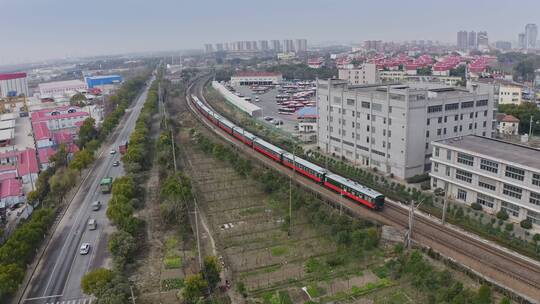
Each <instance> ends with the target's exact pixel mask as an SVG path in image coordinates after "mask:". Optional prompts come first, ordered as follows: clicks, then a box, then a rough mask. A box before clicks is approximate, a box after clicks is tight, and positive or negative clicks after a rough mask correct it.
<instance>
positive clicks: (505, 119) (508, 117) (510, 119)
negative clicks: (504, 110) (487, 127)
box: [497, 114, 519, 123]
mask: <svg viewBox="0 0 540 304" xmlns="http://www.w3.org/2000/svg"><path fill="white" fill-rule="evenodd" d="M497 121H500V122H517V123H519V119H517V118H516V117H515V116H513V115H508V114H503V115H501V116H500V117H499V116H498V115H497Z"/></svg>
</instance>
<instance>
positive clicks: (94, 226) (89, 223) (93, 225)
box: [88, 218, 97, 230]
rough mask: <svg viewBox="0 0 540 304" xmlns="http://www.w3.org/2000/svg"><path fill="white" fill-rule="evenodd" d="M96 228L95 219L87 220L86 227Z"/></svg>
mask: <svg viewBox="0 0 540 304" xmlns="http://www.w3.org/2000/svg"><path fill="white" fill-rule="evenodd" d="M96 228H97V222H96V220H95V219H93V218H91V219H89V220H88V229H89V230H96Z"/></svg>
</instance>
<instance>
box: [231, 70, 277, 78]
mask: <svg viewBox="0 0 540 304" xmlns="http://www.w3.org/2000/svg"><path fill="white" fill-rule="evenodd" d="M270 76H281V73H276V72H264V71H243V72H238V73H236V74H234V75H233V76H232V77H270Z"/></svg>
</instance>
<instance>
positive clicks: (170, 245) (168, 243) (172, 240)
mask: <svg viewBox="0 0 540 304" xmlns="http://www.w3.org/2000/svg"><path fill="white" fill-rule="evenodd" d="M178 243H180V241H179V240H178V238H176V237H175V236H171V237H168V238H167V239H166V240H165V250H167V251H169V250H173V249H176V248H177V247H178Z"/></svg>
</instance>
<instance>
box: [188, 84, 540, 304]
mask: <svg viewBox="0 0 540 304" xmlns="http://www.w3.org/2000/svg"><path fill="white" fill-rule="evenodd" d="M207 81H208V78H206V77H203V78H199V79H198V80H197V81H195V82H194V83H192V84H191V85H190V87H189V88H188V90H187V92H186V101H187V103H188V107H189V108H190V110H191V111H192V112H193V113H194V115H195V116H196V117H197V119H198V120H199V121H200V122H201V123H203V124H204V125H205V126H206V127H208V128H209V129H210V130H212V131H213V132H214V133H216V134H217V135H219V136H220V137H222V138H223V139H225V140H226V141H227V142H229V143H231V144H232V145H235V146H236V147H237V148H238V149H239V150H242V151H243V152H244V153H246V154H247V155H249V156H250V157H251V158H255V159H256V160H258V161H260V162H263V163H264V164H265V166H267V167H271V168H273V169H275V170H277V171H280V172H281V173H283V174H285V175H290V174H291V171H292V170H290V169H288V168H286V167H284V166H283V165H282V164H280V163H279V162H277V161H276V159H275V158H272V157H270V156H269V155H268V154H262V153H255V152H257V151H255V150H254V149H253V148H254V147H252V146H248V145H247V142H246V141H245V140H241V138H239V137H238V136H234V137H233V135H232V134H231V133H229V132H226V129H225V128H222V127H221V128H220V127H219V126H218V120H217V119H216V118H215V117H214V118H212V117H208V116H204V115H203V114H201V112H200V111H199V110H198V109H197V106H196V99H199V100H200V101H201V102H202V103H203V104H204V106H205V107H207V108H208V109H209V110H210V111H213V109H212V108H211V107H210V105H209V104H208V103H206V102H205V98H204V96H203V94H202V90H203V87H204V85H205V84H206V83H207ZM192 94H193V95H194V97H197V98H193V97H192ZM216 114H217V113H216ZM217 117H219V114H217ZM227 124H229V127H232V126H235V125H234V124H233V123H232V122H230V121H227ZM244 132H246V133H247V136H250V137H252V140H253V139H254V138H256V136H255V135H253V134H251V133H249V132H247V131H244ZM247 136H245V137H247ZM284 153H287V151H284ZM304 176H305V175H304ZM295 182H296V183H298V184H300V185H302V186H304V187H306V188H308V189H309V190H311V191H313V192H314V193H316V194H317V195H319V196H321V197H323V198H325V199H326V200H327V201H330V202H333V203H334V204H335V202H338V201H339V203H340V204H342V206H343V208H345V209H347V210H348V211H349V212H350V213H352V214H354V215H361V216H362V217H365V218H368V219H371V220H375V221H379V222H381V223H384V224H388V225H392V226H398V227H402V228H403V227H407V225H408V224H407V223H408V211H407V210H406V209H404V208H403V207H402V206H400V205H399V204H397V203H395V202H393V201H391V200H389V199H386V200H385V208H384V209H382V212H371V211H369V210H367V209H366V208H364V207H363V206H360V205H359V204H358V202H354V201H352V200H347V199H341V198H340V194H337V193H336V192H334V191H330V190H329V189H326V188H324V187H322V186H321V185H320V184H317V183H315V182H313V181H311V180H309V179H308V178H306V177H303V176H301V175H300V174H297V175H296V177H295ZM414 239H415V241H417V242H418V243H421V244H423V245H425V246H428V247H430V248H433V249H434V250H435V251H437V252H439V253H441V254H442V255H443V256H446V257H449V258H450V259H452V260H455V261H456V262H458V263H460V264H463V265H464V266H465V268H469V269H471V270H472V271H473V272H475V273H476V274H478V275H479V276H481V277H483V278H485V279H486V280H488V281H490V282H492V283H494V284H495V285H498V286H501V287H503V288H506V289H507V290H509V291H511V292H513V293H514V294H516V295H517V296H519V297H521V298H522V299H523V300H526V301H528V302H531V303H540V302H539V301H540V265H539V264H540V263H538V262H536V261H532V260H530V259H528V258H525V257H522V256H519V255H517V254H515V253H513V252H510V251H508V250H505V249H502V248H500V247H498V246H495V245H493V244H491V243H488V242H487V241H485V240H481V239H479V238H476V237H473V236H470V235H467V234H466V233H463V232H462V231H458V230H456V229H454V228H451V227H449V226H448V225H441V224H440V223H438V222H436V221H434V220H433V219H428V218H426V217H423V216H416V218H415V225H414Z"/></svg>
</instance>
